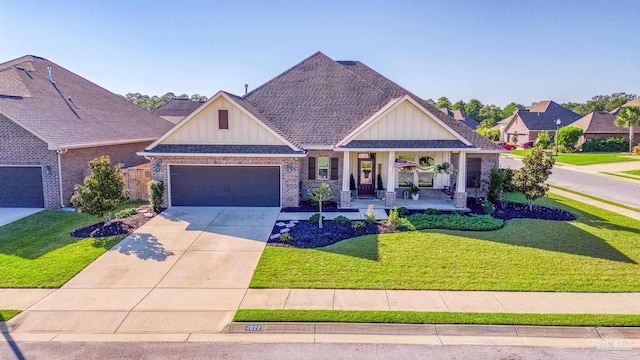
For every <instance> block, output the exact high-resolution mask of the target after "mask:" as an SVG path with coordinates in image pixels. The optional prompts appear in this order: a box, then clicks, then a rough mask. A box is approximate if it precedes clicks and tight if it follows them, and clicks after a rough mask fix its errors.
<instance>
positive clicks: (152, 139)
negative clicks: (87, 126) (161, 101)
mask: <svg viewBox="0 0 640 360" xmlns="http://www.w3.org/2000/svg"><path fill="white" fill-rule="evenodd" d="M156 139H157V138H155V137H154V138H148V139H131V140H120V141H105V142H96V143H86V144H76V145H62V146H60V148H61V149H67V150H73V149H83V148H89V147H100V146H113V145H125V144H135V143H140V142H152V141H155V140H156Z"/></svg>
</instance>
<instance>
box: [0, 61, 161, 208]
mask: <svg viewBox="0 0 640 360" xmlns="http://www.w3.org/2000/svg"><path fill="white" fill-rule="evenodd" d="M171 127H172V124H171V123H170V122H168V121H166V120H163V119H161V118H159V117H157V116H155V115H152V114H151V113H149V112H148V111H146V110H144V109H142V108H140V107H139V106H137V105H134V104H131V103H129V102H128V101H126V100H125V99H124V98H123V97H121V96H119V95H116V94H113V93H111V92H109V91H107V90H105V89H103V88H101V87H100V86H98V85H96V84H93V83H91V82H89V81H87V80H85V79H83V78H82V77H80V76H78V75H76V74H74V73H72V72H70V71H68V70H66V69H64V68H62V67H60V66H58V65H56V64H54V63H52V62H51V61H49V60H47V59H44V58H41V57H37V56H31V55H27V56H24V57H21V58H18V59H15V60H11V61H9V62H6V63H3V64H0V184H1V186H0V207H44V208H47V209H59V208H60V207H62V206H67V205H69V199H70V198H71V195H72V194H73V191H74V186H75V185H76V184H80V183H82V181H83V178H84V175H85V169H86V168H87V162H88V161H89V160H91V159H93V158H96V157H99V156H103V155H108V156H110V157H111V161H112V163H122V164H124V166H133V165H138V164H141V163H143V162H145V160H144V159H143V158H140V157H139V156H137V155H136V152H137V151H140V150H142V149H144V148H145V147H146V146H148V145H149V144H150V143H151V142H152V141H154V140H156V139H157V138H158V137H159V136H160V135H162V134H163V133H164V132H166V131H167V130H169V129H170V128H171Z"/></svg>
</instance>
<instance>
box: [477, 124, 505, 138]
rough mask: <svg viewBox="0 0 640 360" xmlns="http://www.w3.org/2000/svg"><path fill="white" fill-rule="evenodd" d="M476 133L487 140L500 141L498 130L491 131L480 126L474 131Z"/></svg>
mask: <svg viewBox="0 0 640 360" xmlns="http://www.w3.org/2000/svg"><path fill="white" fill-rule="evenodd" d="M476 132H477V133H478V134H480V135H482V136H484V137H486V138H488V139H489V140H493V141H498V140H499V139H500V130H499V129H492V128H488V127H486V126H485V127H483V126H480V127H478V128H477V129H476Z"/></svg>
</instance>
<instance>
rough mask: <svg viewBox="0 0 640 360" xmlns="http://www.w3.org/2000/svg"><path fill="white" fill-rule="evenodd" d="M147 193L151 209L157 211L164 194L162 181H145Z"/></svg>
mask: <svg viewBox="0 0 640 360" xmlns="http://www.w3.org/2000/svg"><path fill="white" fill-rule="evenodd" d="M147 194H148V195H149V202H150V203H151V208H152V209H153V211H156V212H157V211H158V209H160V205H161V204H162V197H163V195H164V183H163V182H162V181H158V180H151V181H149V182H148V183H147Z"/></svg>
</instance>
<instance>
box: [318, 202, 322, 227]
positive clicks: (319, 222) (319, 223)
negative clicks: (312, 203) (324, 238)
mask: <svg viewBox="0 0 640 360" xmlns="http://www.w3.org/2000/svg"><path fill="white" fill-rule="evenodd" d="M319 203H320V205H319V206H320V219H318V226H319V227H320V229H322V201H319Z"/></svg>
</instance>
